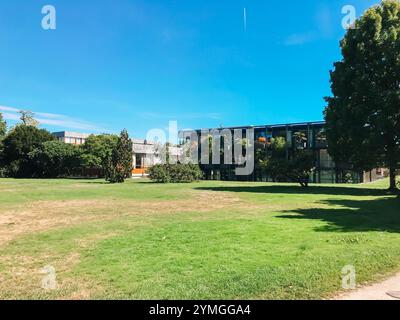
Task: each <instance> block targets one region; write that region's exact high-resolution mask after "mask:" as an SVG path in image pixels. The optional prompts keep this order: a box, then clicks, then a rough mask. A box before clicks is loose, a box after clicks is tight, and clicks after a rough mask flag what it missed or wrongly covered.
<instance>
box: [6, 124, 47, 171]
mask: <svg viewBox="0 0 400 320" xmlns="http://www.w3.org/2000/svg"><path fill="white" fill-rule="evenodd" d="M54 139H55V138H54V136H52V135H51V134H50V132H48V131H47V130H44V129H38V128H36V127H34V126H25V125H18V126H16V127H15V128H14V129H12V130H11V131H10V132H9V133H8V134H7V136H6V137H5V138H4V140H3V148H4V150H3V162H4V164H5V165H6V166H7V168H8V171H9V173H10V174H11V175H13V176H16V177H31V176H32V175H33V174H34V170H33V166H32V163H31V158H30V157H29V153H30V152H32V151H33V150H35V149H37V148H39V147H40V146H41V145H42V144H43V143H44V142H46V141H52V140H54Z"/></svg>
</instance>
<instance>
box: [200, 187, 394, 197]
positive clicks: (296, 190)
mask: <svg viewBox="0 0 400 320" xmlns="http://www.w3.org/2000/svg"><path fill="white" fill-rule="evenodd" d="M195 189H196V190H207V191H221V192H247V193H265V194H268V193H273V194H274V193H275V194H276V193H282V194H325V195H349V196H383V195H387V194H388V191H387V190H385V189H372V188H371V189H369V188H361V187H359V188H358V187H351V186H318V185H314V186H309V187H308V188H303V187H300V186H295V185H266V186H259V185H254V186H251V185H249V186H223V187H198V188H195Z"/></svg>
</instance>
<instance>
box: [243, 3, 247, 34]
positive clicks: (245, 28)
mask: <svg viewBox="0 0 400 320" xmlns="http://www.w3.org/2000/svg"><path fill="white" fill-rule="evenodd" d="M243 26H244V31H246V30H247V14H246V8H243Z"/></svg>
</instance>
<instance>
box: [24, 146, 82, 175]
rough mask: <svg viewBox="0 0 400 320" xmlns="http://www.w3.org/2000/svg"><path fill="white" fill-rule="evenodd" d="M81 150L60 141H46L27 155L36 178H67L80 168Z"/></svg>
mask: <svg viewBox="0 0 400 320" xmlns="http://www.w3.org/2000/svg"><path fill="white" fill-rule="evenodd" d="M80 153H81V149H80V148H79V147H78V146H76V145H73V144H68V143H64V142H61V141H57V140H54V141H46V142H44V143H43V144H42V145H40V146H39V147H38V148H36V149H34V150H33V151H32V152H30V153H29V158H30V160H31V161H30V162H31V164H32V167H33V168H32V169H33V170H34V175H35V176H36V177H46V178H57V177H60V176H69V175H71V174H74V171H76V170H77V169H79V167H80Z"/></svg>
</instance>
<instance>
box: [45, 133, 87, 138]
mask: <svg viewBox="0 0 400 320" xmlns="http://www.w3.org/2000/svg"><path fill="white" fill-rule="evenodd" d="M52 135H53V136H56V137H69V138H88V137H89V136H90V135H91V134H88V133H80V132H73V131H59V132H52Z"/></svg>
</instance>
